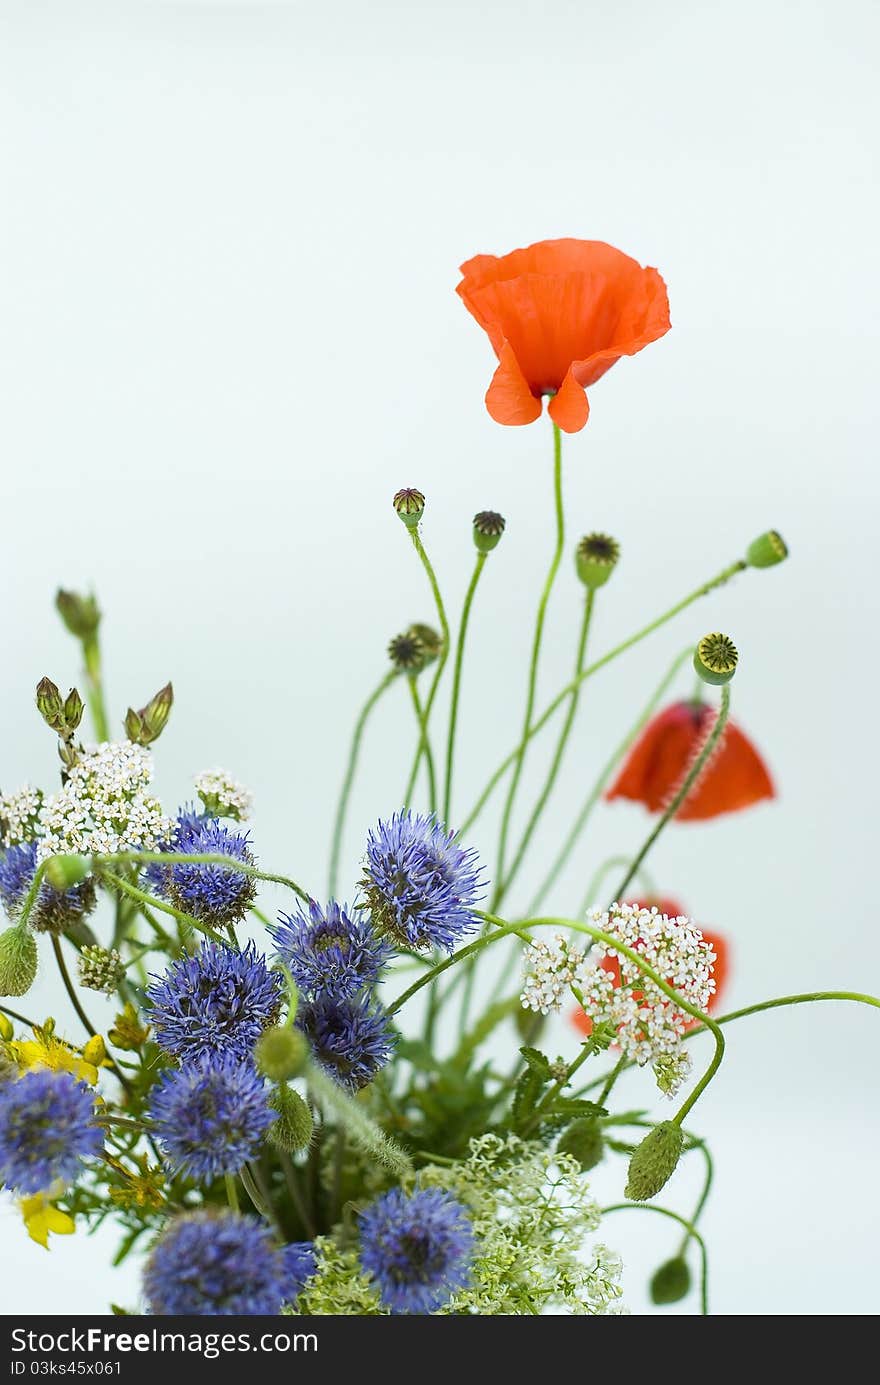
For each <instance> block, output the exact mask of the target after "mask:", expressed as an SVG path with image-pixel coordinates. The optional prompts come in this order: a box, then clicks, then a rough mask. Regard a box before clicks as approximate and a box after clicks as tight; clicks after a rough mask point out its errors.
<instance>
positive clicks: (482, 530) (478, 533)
mask: <svg viewBox="0 0 880 1385" xmlns="http://www.w3.org/2000/svg"><path fill="white" fill-rule="evenodd" d="M505 523H506V521H505V519H504V516H503V515H499V514H498V512H497V510H480V513H479V514H476V515H474V543H475V544H476V548H477V552H478V553H491V552H492V549H493V548H497V547H498V545H499V543H500V542H501V535H502V534H503V533H504V529H505Z"/></svg>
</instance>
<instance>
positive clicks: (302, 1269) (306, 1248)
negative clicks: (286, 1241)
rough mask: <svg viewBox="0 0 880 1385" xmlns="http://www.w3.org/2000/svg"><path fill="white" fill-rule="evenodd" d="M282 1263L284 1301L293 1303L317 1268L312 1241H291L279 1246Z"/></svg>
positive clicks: (316, 1258)
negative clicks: (286, 1244) (288, 1243)
mask: <svg viewBox="0 0 880 1385" xmlns="http://www.w3.org/2000/svg"><path fill="white" fill-rule="evenodd" d="M281 1259H282V1262H283V1264H284V1302H285V1303H293V1302H294V1300H295V1299H296V1298H298V1297H299V1295H300V1294H301V1293H302V1291H303V1289H304V1288H305V1284H306V1280H308V1279H311V1277H312V1275H313V1274H314V1273H315V1270H316V1269H317V1268H318V1256H317V1253H316V1251H315V1245H314V1242H313V1241H293V1242H292V1243H291V1244H290V1245H289V1246H282V1247H281Z"/></svg>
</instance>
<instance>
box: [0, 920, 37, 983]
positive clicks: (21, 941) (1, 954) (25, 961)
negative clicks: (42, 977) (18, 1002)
mask: <svg viewBox="0 0 880 1385" xmlns="http://www.w3.org/2000/svg"><path fill="white" fill-rule="evenodd" d="M36 974H37V944H36V941H35V939H34V935H33V933H32V932H31V931H30V929H29V928H7V930H6V932H5V933H0V995H25V994H26V993H27V992H28V991H29V990H30V988H31V986H32V985H33V983H34V977H35V976H36Z"/></svg>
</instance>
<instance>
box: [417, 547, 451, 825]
mask: <svg viewBox="0 0 880 1385" xmlns="http://www.w3.org/2000/svg"><path fill="white" fill-rule="evenodd" d="M408 532H409V536H410V538H411V539H412V543H413V548H414V549H415V550H416V552H417V553H418V555H419V559H420V561H421V564H422V567H423V568H424V569H425V572H426V573H427V577H428V581H429V583H430V584H431V591H432V593H433V596H434V605H435V606H436V607H437V619H438V620H439V621H440V630H441V632H442V635H443V648H442V649H441V651H440V657H439V658H438V660H437V668H436V670H435V672H434V677H433V679H432V680H431V688H430V691H429V693H428V697H427V701H426V702H425V729H424V736H423V737H422V738H420V739H419V744H418V748H417V750H416V758H415V762H414V764H413V767H412V770H411V772H410V776H409V784H408V786H407V791H406V801H407V802H408V801H409V799H410V797H411V796H412V791H413V788H414V786H415V782H416V775H417V774H418V772H419V765H420V763H421V759H422V753H423V750H424V749H425V745H426V740H427V728H428V723H429V722H430V719H431V711H432V708H433V706H434V699H435V697H436V696H437V688H438V686H439V684H440V679H441V678H442V677H443V670H444V668H445V667H446V660H447V659H448V658H449V621H448V620H447V619H446V607H445V606H444V605H443V597H442V596H441V595H440V586H439V584H438V582H437V574H436V573H435V572H434V569H433V567H432V566H431V560H430V558H429V557H428V555H427V553H426V552H425V545H424V544H423V543H422V540H421V537H420V535H419V531H418V529H410V530H409V531H408Z"/></svg>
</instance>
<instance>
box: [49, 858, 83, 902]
mask: <svg viewBox="0 0 880 1385" xmlns="http://www.w3.org/2000/svg"><path fill="white" fill-rule="evenodd" d="M90 870H91V861H90V860H89V858H88V856H50V857H49V859H48V861H47V862H46V879H47V880H48V882H49V884H50V885H51V886H52V889H53V890H58V892H59V894H63V893H64V891H65V890H70V889H72V888H73V886H74V885H78V884H79V883H80V881H82V880H85V878H86V876H87V875H88V873H89V871H90Z"/></svg>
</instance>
